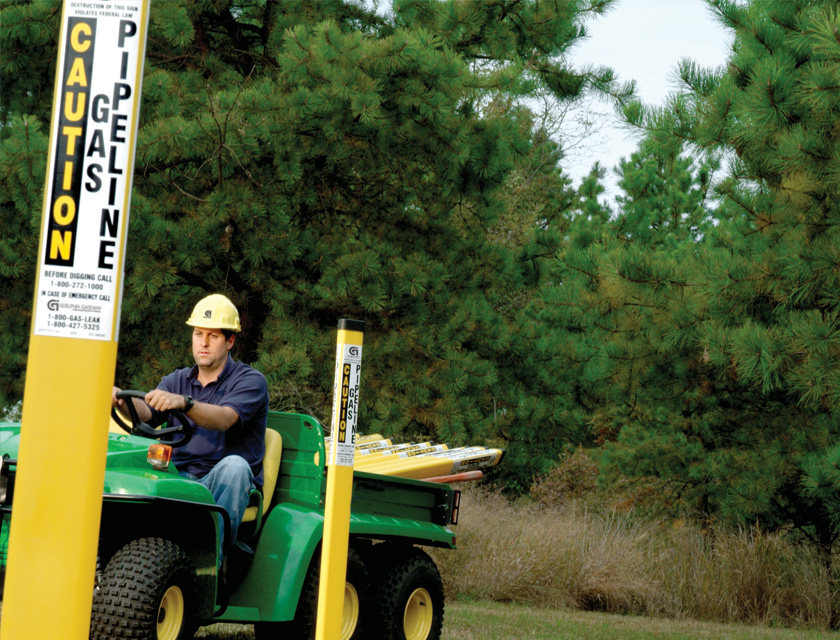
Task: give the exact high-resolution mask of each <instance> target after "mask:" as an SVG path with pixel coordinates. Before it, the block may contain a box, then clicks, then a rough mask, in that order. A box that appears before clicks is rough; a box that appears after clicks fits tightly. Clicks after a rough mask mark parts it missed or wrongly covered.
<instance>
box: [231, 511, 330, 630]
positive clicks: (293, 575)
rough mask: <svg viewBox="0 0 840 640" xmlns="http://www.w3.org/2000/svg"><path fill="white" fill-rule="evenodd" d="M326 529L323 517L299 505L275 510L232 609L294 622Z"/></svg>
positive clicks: (270, 516)
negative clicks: (253, 609) (252, 609)
mask: <svg viewBox="0 0 840 640" xmlns="http://www.w3.org/2000/svg"><path fill="white" fill-rule="evenodd" d="M323 525H324V518H323V515H322V514H321V513H320V512H317V511H313V510H312V509H308V508H305V507H301V506H298V505H295V504H283V505H278V506H276V507H274V508H273V509H272V510H271V512H270V513H269V514H268V517H267V518H266V520H265V523H264V525H263V531H262V533H261V534H260V540H259V543H258V544H257V548H256V549H255V550H254V551H255V553H254V562H253V564H252V565H251V571H250V572H249V573H248V577H247V578H246V579H245V581H244V582H243V583H242V585H241V586H240V587H239V588H238V589H237V590H236V593H235V594H233V596H232V597H231V599H230V605H231V607H236V606H243V607H257V608H258V609H259V611H260V620H270V621H278V622H279V621H283V620H291V619H292V618H294V616H295V609H296V608H297V604H298V599H299V598H300V592H301V589H302V588H303V581H304V578H305V577H306V571H307V569H308V568H309V563H310V561H311V560H312V554H313V553H314V552H315V549H316V548H317V547H318V544H319V543H320V542H321V536H322V531H323ZM231 617H235V614H233V615H232V616H231ZM226 618H228V616H224V615H223V616H222V617H221V619H222V620H224V619H226Z"/></svg>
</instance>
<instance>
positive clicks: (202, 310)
mask: <svg viewBox="0 0 840 640" xmlns="http://www.w3.org/2000/svg"><path fill="white" fill-rule="evenodd" d="M187 324H188V325H190V326H191V327H201V328H202V329H227V330H229V331H236V332H239V331H241V330H242V326H241V325H240V324H239V312H238V311H237V310H236V307H234V306H233V303H232V302H231V301H230V300H228V299H227V298H226V297H225V296H223V295H222V294H220V293H214V294H213V295H212V296H207V297H206V298H204V299H203V300H200V301H199V303H198V304H197V305H195V309H193V312H192V315H191V316H190V319H189V320H187Z"/></svg>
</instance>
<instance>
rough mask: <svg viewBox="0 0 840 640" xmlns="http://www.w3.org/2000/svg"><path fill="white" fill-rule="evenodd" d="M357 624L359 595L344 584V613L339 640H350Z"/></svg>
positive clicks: (350, 585) (349, 585) (352, 588)
mask: <svg viewBox="0 0 840 640" xmlns="http://www.w3.org/2000/svg"><path fill="white" fill-rule="evenodd" d="M358 624H359V593H358V591H356V587H354V586H353V585H352V584H350V583H349V582H345V583H344V613H343V615H342V616H341V640H350V638H352V637H353V632H354V631H356V625H358Z"/></svg>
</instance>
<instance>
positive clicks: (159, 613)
mask: <svg viewBox="0 0 840 640" xmlns="http://www.w3.org/2000/svg"><path fill="white" fill-rule="evenodd" d="M194 603H195V574H194V571H193V569H192V566H191V565H190V562H189V558H188V557H187V554H186V553H184V551H183V550H182V549H181V548H180V547H179V546H178V545H176V544H175V543H173V542H170V541H169V540H164V539H162V538H141V539H139V540H133V541H131V542H129V543H128V544H127V545H125V546H124V547H123V548H122V549H120V550H119V551H117V553H115V554H114V556H113V558H111V560H110V562H108V566H107V567H106V568H105V571H104V572H103V573H102V576H101V580H100V582H99V584H98V588H97V589H96V590H95V592H94V595H93V611H92V614H91V624H90V637H91V640H186V639H187V638H191V637H192V635H193V632H194V630H195V624H194V621H193V611H192V608H193V606H194Z"/></svg>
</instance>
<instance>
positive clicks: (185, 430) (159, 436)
mask: <svg viewBox="0 0 840 640" xmlns="http://www.w3.org/2000/svg"><path fill="white" fill-rule="evenodd" d="M145 397H146V392H145V391H132V390H123V391H119V392H117V398H119V399H121V400H127V402H126V403H125V406H126V407H127V408H128V414H129V416H130V417H131V425H128V424H126V423H125V422H124V421H123V419H122V416H121V415H120V414H119V412H118V411H117V410H116V409H115V408H112V409H111V417H112V418H113V419H114V422H116V423H117V424H118V425H120V427H122V428H123V429H124V430H125V431H127V432H128V433H130V434H131V435H133V436H142V437H144V438H154V439H156V440H160V441H161V442H162V443H163V444H168V445H169V446H170V447H173V448H174V447H183V446H184V445H185V444H187V443H188V442H189V441H190V439H191V438H192V437H193V433H194V432H195V429H194V428H193V426H192V423H190V421H189V420H187V416H186V415H184V412H183V411H181V410H179V409H173V410H171V411H170V412H169V413H171V414H172V415H173V416H175V417H176V418H178V420H179V421H180V423H181V424H179V425H178V426H177V427H167V428H165V429H155V428H154V427H153V426H151V425H150V424H147V423H145V422H143V421H142V420H141V419H140V415H139V414H138V413H137V407H135V406H134V402H132V400H131V399H132V398H139V399H140V400H143V399H145ZM179 433H182V434H184V437H183V438H180V439H177V440H176V439H173V438H169V439H166V440H164V439H163V437H164V436H168V435H170V434H172V435H173V436H174V435H175V434H179Z"/></svg>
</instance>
